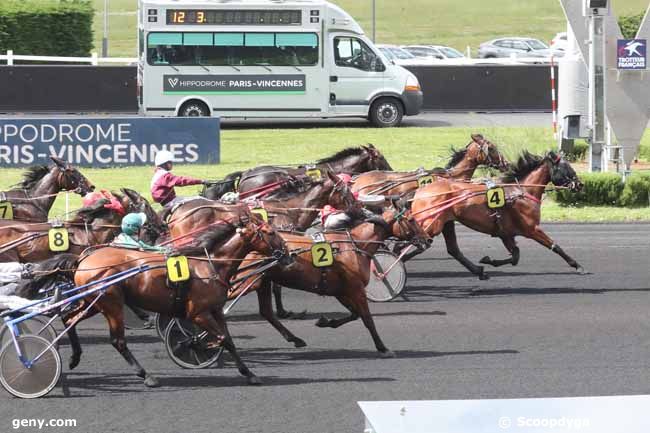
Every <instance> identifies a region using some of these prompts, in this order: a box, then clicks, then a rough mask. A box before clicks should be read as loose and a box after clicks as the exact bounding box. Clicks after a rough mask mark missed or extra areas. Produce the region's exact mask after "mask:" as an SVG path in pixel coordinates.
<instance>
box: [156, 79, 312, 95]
mask: <svg viewBox="0 0 650 433" xmlns="http://www.w3.org/2000/svg"><path fill="white" fill-rule="evenodd" d="M305 83H306V77H305V75H304V74H291V75H286V74H278V75H165V76H164V77H163V91H164V93H165V94H170V95H179V94H181V95H182V94H186V93H187V94H231V95H232V94H243V93H246V94H255V93H257V94H265V93H273V94H278V93H280V94H302V93H305V89H306V86H305Z"/></svg>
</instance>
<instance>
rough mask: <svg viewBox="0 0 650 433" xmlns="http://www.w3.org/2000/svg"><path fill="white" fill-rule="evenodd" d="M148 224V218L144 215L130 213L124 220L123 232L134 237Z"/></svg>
mask: <svg viewBox="0 0 650 433" xmlns="http://www.w3.org/2000/svg"><path fill="white" fill-rule="evenodd" d="M146 222H147V216H146V215H145V214H143V213H130V214H128V215H126V216H125V217H124V218H122V232H123V233H125V234H127V235H134V234H136V233H137V232H138V230H140V228H141V227H142V226H143V224H144V223H146Z"/></svg>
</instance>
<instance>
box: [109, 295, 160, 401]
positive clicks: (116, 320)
mask: <svg viewBox="0 0 650 433" xmlns="http://www.w3.org/2000/svg"><path fill="white" fill-rule="evenodd" d="M104 306H106V304H104ZM123 308H124V305H123V304H120V305H119V306H118V307H117V308H112V306H111V308H110V309H106V308H104V309H103V311H102V313H103V314H104V317H106V320H107V321H108V328H109V330H110V335H111V344H112V345H113V347H114V348H115V349H116V350H117V351H118V352H119V353H120V355H122V357H123V358H124V359H125V360H126V362H127V363H128V364H129V365H130V366H131V368H133V369H134V371H135V374H136V376H138V377H139V378H141V379H144V385H145V386H147V387H149V388H156V387H158V386H160V382H159V381H158V379H156V378H155V377H154V376H152V375H150V374H148V373H147V372H146V371H145V369H144V368H142V366H141V365H140V363H139V362H138V360H137V359H135V357H134V356H133V354H132V353H131V351H130V350H129V348H128V347H127V345H126V337H125V335H124V310H123Z"/></svg>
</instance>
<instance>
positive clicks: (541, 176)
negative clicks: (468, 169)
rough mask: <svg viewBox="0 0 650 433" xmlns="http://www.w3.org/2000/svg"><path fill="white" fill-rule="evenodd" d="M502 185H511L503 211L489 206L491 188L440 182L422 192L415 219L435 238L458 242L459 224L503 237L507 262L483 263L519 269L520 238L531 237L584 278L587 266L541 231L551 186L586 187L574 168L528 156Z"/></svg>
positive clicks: (551, 156)
mask: <svg viewBox="0 0 650 433" xmlns="http://www.w3.org/2000/svg"><path fill="white" fill-rule="evenodd" d="M502 181H503V182H504V183H505V185H504V186H503V189H504V191H505V197H504V198H505V205H504V206H503V207H501V208H500V209H490V207H488V196H487V190H488V187H487V186H486V185H483V184H467V183H464V182H453V181H440V182H436V183H434V184H431V185H428V186H426V187H425V188H422V189H420V190H418V192H417V193H416V194H415V199H414V201H413V204H412V207H411V209H412V211H413V215H415V217H416V219H417V220H418V222H419V223H420V224H421V225H422V227H423V229H424V231H426V232H427V234H428V235H429V236H432V237H433V236H436V235H438V234H439V233H440V232H443V233H445V231H450V232H452V233H453V235H454V237H455V229H454V221H459V222H461V223H462V224H463V225H466V226H467V227H469V228H471V229H473V230H476V231H479V232H482V233H486V234H489V235H491V236H494V237H498V238H500V239H501V241H502V242H503V244H504V245H505V247H506V248H507V249H508V251H509V252H510V253H511V255H512V256H511V257H510V258H507V259H504V260H493V259H491V258H490V257H484V258H483V259H481V263H484V264H489V265H492V266H502V265H505V264H512V265H513V266H514V265H516V264H517V263H518V262H519V248H518V247H517V243H516V241H515V237H516V236H525V237H527V238H529V239H533V240H535V241H537V242H538V243H540V244H541V245H543V246H545V247H546V248H548V249H550V250H551V251H553V252H555V253H556V254H558V255H560V256H561V257H562V258H563V259H564V260H565V261H566V262H567V263H568V264H569V266H571V267H573V268H575V269H576V270H578V271H579V272H580V273H584V269H583V268H582V266H580V265H579V264H578V263H577V262H576V261H575V260H574V259H572V258H571V257H569V256H568V255H567V254H566V253H565V252H564V251H563V250H562V248H560V246H559V245H557V244H556V243H555V242H554V241H553V239H551V238H550V237H549V236H548V235H547V234H546V233H545V232H544V231H543V230H542V229H541V227H540V226H539V224H540V215H541V206H542V194H543V193H544V190H545V188H546V185H547V184H548V183H549V182H551V183H553V185H555V186H558V187H564V188H569V189H571V190H573V191H577V190H579V189H580V188H582V184H581V183H580V180H579V179H578V176H577V175H576V173H575V171H574V170H573V168H572V167H571V165H570V164H569V163H568V162H566V161H565V160H563V159H562V157H561V155H558V154H556V153H554V152H549V153H548V154H547V155H546V156H544V157H538V156H534V155H531V154H529V153H528V152H525V153H524V154H523V155H522V156H521V157H520V158H519V161H518V162H517V164H516V165H515V166H514V167H513V168H512V169H511V170H510V172H509V173H508V174H507V175H506V176H505V177H504V178H503V179H502ZM493 197H494V196H493ZM461 255H462V254H461ZM463 258H464V257H463ZM464 259H465V258H464ZM465 260H467V259H465ZM467 261H468V262H469V260H467ZM469 263H471V262H469ZM473 266H476V265H473Z"/></svg>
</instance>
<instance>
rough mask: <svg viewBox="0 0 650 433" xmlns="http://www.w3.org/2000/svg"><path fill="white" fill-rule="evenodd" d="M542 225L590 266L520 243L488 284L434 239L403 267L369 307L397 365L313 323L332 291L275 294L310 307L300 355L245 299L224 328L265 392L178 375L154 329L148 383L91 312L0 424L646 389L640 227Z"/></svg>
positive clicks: (300, 411) (146, 361)
mask: <svg viewBox="0 0 650 433" xmlns="http://www.w3.org/2000/svg"><path fill="white" fill-rule="evenodd" d="M547 230H548V232H549V234H550V235H551V236H553V237H554V238H555V239H556V241H557V243H558V244H559V245H561V246H562V247H563V248H564V249H565V250H566V251H567V252H568V253H569V254H571V255H573V256H574V257H575V258H576V259H577V260H578V261H579V262H581V263H582V264H583V265H584V266H585V268H586V269H587V270H589V271H591V272H592V274H589V275H585V276H580V275H576V274H575V273H574V272H573V271H572V270H571V269H569V268H568V267H567V266H566V265H565V264H564V262H563V261H562V260H561V259H560V258H559V257H558V256H556V255H555V254H553V253H550V252H549V251H546V250H544V249H543V248H542V247H540V246H538V245H536V244H533V243H532V242H530V241H527V240H522V241H521V242H520V243H521V249H522V260H521V263H520V265H519V266H518V267H516V268H512V267H506V268H501V269H499V270H493V271H492V272H491V275H492V278H491V279H490V280H489V281H478V280H476V279H474V278H472V277H470V276H468V275H467V273H466V272H465V271H464V270H463V269H461V268H460V267H459V265H458V264H456V263H455V262H453V261H451V260H449V259H448V258H447V257H446V255H445V253H444V251H443V250H444V248H442V247H441V244H440V243H436V244H435V247H436V248H434V249H433V250H432V251H430V252H429V253H427V254H426V255H424V256H421V257H419V258H416V259H415V260H414V261H412V262H411V263H409V265H408V268H409V281H408V289H407V296H408V299H409V301H408V302H407V301H405V300H402V299H398V300H395V301H393V302H391V303H387V304H373V305H371V309H372V311H373V313H374V316H375V320H376V323H377V327H378V330H379V332H380V334H381V336H382V338H383V340H384V342H385V343H386V344H387V346H388V347H390V348H391V349H392V350H394V351H395V352H396V354H397V357H396V358H395V359H388V360H383V359H377V357H376V354H375V351H374V348H373V345H372V342H371V340H370V337H369V335H368V334H367V332H366V330H365V329H364V327H363V325H362V324H361V322H360V321H357V322H353V323H350V324H347V325H345V326H344V327H342V328H339V329H337V330H322V329H318V328H316V327H314V326H313V322H314V320H315V319H316V318H317V317H318V315H319V314H320V313H327V314H330V315H337V314H341V313H342V312H343V309H342V307H340V306H338V305H337V304H336V303H335V302H333V301H332V300H331V299H326V298H320V297H317V296H313V295H308V294H303V293H298V292H291V293H289V294H288V295H287V297H286V301H287V304H289V305H290V306H291V307H292V308H294V309H296V310H302V309H308V310H309V312H310V314H309V320H303V321H289V322H288V326H289V327H290V328H291V329H292V330H294V332H295V333H296V334H298V335H300V336H301V337H303V338H304V339H305V340H307V342H308V343H309V346H308V347H306V348H303V349H294V348H292V347H289V346H288V345H287V344H286V343H285V342H284V341H283V340H282V339H281V338H280V336H279V335H278V334H276V333H275V331H274V330H272V329H271V328H270V326H269V325H267V324H266V323H263V322H262V321H260V320H259V318H258V317H257V316H256V315H255V312H256V304H257V302H256V300H255V299H254V297H249V298H248V299H245V300H244V302H243V303H241V304H240V306H238V308H237V312H236V314H235V315H234V317H233V320H231V322H230V329H231V331H232V333H233V334H234V335H235V336H236V337H237V339H236V343H237V344H238V346H239V348H240V350H241V354H242V356H243V357H244V359H245V360H246V361H248V363H249V366H250V367H252V368H253V369H254V371H255V372H256V373H257V374H258V375H259V376H260V377H262V378H263V380H264V385H263V386H261V387H250V386H247V385H245V380H244V379H243V378H242V377H240V376H238V375H237V371H236V369H234V368H232V365H231V364H230V363H227V364H226V368H224V369H221V370H217V369H210V370H204V371H188V370H181V369H178V368H176V367H175V366H174V365H173V364H172V363H171V361H169V360H168V359H167V358H166V354H165V352H164V349H163V346H162V344H161V343H160V341H159V340H158V338H157V337H156V336H155V335H153V333H151V332H147V331H138V332H131V334H130V335H131V338H130V342H131V348H132V350H133V352H134V354H135V356H136V357H138V358H139V360H140V361H141V363H142V364H143V365H144V366H145V367H146V368H148V369H149V370H150V371H151V372H155V373H156V374H157V375H158V376H159V378H160V379H161V382H162V385H163V386H162V387H161V388H159V389H155V390H150V389H146V388H144V387H143V386H142V384H141V381H140V380H139V379H137V378H134V377H133V376H132V375H131V374H130V371H129V369H128V367H127V365H126V363H125V362H124V361H123V360H122V359H121V357H120V356H119V355H118V354H117V353H116V352H115V351H114V350H113V349H112V347H111V346H110V345H108V341H107V340H108V339H107V336H106V331H105V325H104V323H103V322H102V321H101V320H95V321H93V322H92V323H90V324H87V325H85V326H84V327H83V329H82V330H81V331H80V334H81V335H82V343H83V344H84V346H85V350H86V352H85V353H84V358H83V360H82V363H81V365H80V366H79V367H78V369H77V370H75V371H73V372H68V371H67V369H66V373H65V377H64V378H63V380H62V383H61V386H59V387H57V388H56V389H55V390H54V391H53V392H52V393H51V394H50V395H49V396H47V397H46V398H43V399H40V400H37V401H19V400H16V399H13V398H11V397H9V396H8V395H6V394H5V393H3V392H0V431H10V430H11V420H12V419H15V418H48V419H49V418H55V417H56V418H58V417H63V418H76V419H77V421H78V427H77V429H72V430H65V431H79V432H88V433H91V432H102V433H103V432H109V431H111V432H112V431H116V432H161V433H167V432H170V433H171V432H174V433H177V432H192V433H199V432H238V433H243V432H255V433H259V432H283V433H284V432H301V433H304V432H318V433H324V432H328V433H329V432H361V431H363V418H362V414H361V411H360V410H359V409H358V407H357V405H356V402H357V401H359V400H402V399H403V400H412V399H416V400H418V399H478V398H505V397H509V398H520V397H559V396H589V395H617V394H619V395H620V394H648V393H650V362H649V361H648V360H649V359H650V344H649V343H650V320H649V318H648V311H650V293H648V292H650V278H649V277H650V275H649V272H650V270H649V269H650V266H649V265H650V258H649V257H650V254H649V253H650V248H649V245H650V225H642V224H637V225H548V226H547ZM459 238H460V244H461V247H462V248H463V249H464V251H465V252H466V253H467V255H468V257H471V258H474V259H478V258H480V257H482V256H483V255H484V254H490V255H494V256H501V255H503V254H504V251H503V248H502V247H501V245H500V244H499V242H497V241H496V240H494V239H491V238H488V237H486V236H483V235H479V234H476V233H472V232H468V231H466V230H460V235H459ZM437 242H438V241H437ZM61 353H62V355H63V357H64V358H66V357H67V356H68V354H69V350H68V348H67V347H66V346H63V347H62V349H61ZM22 431H30V430H27V429H25V430H22ZM44 431H57V430H56V429H50V430H44ZM61 431H64V430H61Z"/></svg>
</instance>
